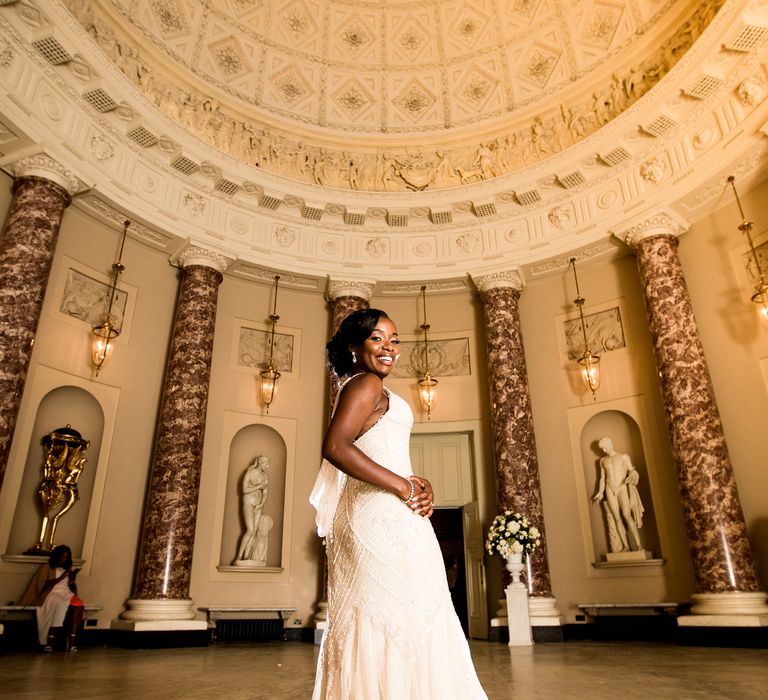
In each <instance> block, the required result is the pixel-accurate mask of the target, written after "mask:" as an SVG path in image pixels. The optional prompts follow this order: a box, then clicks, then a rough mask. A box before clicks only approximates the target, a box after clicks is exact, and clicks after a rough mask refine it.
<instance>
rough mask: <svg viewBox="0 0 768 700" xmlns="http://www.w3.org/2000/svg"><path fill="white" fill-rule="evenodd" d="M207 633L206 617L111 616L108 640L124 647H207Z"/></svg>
mask: <svg viewBox="0 0 768 700" xmlns="http://www.w3.org/2000/svg"><path fill="white" fill-rule="evenodd" d="M210 637H211V633H210V631H209V630H208V623H207V622H206V621H205V620H113V621H112V624H111V628H110V632H109V644H110V646H115V647H122V648H124V649H164V648H168V647H206V646H208V644H209V641H210Z"/></svg>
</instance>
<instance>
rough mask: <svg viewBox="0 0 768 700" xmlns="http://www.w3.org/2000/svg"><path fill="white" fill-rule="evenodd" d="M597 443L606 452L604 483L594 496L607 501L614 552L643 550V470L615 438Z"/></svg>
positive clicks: (603, 469) (595, 499) (609, 535)
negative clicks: (615, 443)
mask: <svg viewBox="0 0 768 700" xmlns="http://www.w3.org/2000/svg"><path fill="white" fill-rule="evenodd" d="M597 444H598V447H599V448H600V449H601V450H602V451H603V452H604V453H605V456H604V457H601V458H600V483H599V485H598V487H597V493H596V494H595V496H594V498H593V499H592V500H593V501H600V500H602V501H603V510H604V511H605V521H606V524H607V526H608V540H609V544H610V547H611V552H628V551H638V550H641V549H642V546H641V544H640V532H639V530H640V528H641V527H642V526H643V512H644V510H645V509H644V508H643V503H642V501H641V500H640V494H639V493H638V491H637V484H638V483H639V481H640V474H639V473H638V471H637V469H635V467H634V466H633V465H632V460H631V459H630V458H629V455H626V454H624V453H623V452H617V451H616V449H615V448H614V446H613V441H612V440H611V438H607V437H604V438H602V439H601V440H600V441H599V442H598V443H597Z"/></svg>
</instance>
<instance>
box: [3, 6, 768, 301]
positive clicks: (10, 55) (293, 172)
mask: <svg viewBox="0 0 768 700" xmlns="http://www.w3.org/2000/svg"><path fill="white" fill-rule="evenodd" d="M766 65H768V5H766V3H765V0H709V1H708V2H694V1H690V2H689V1H687V0H683V1H680V0H678V1H677V2H663V1H662V0H659V1H658V2H657V1H653V0H615V1H614V0H610V1H609V0H590V1H587V0H474V1H472V2H469V1H465V2H461V1H459V0H423V1H421V2H418V1H417V2H409V3H407V2H401V1H394V0H380V1H378V2H365V1H359V2H351V1H348V2H343V1H342V0H274V1H271V2H270V1H267V0H216V1H213V0H207V1H206V0H45V1H43V0H24V2H21V1H20V0H10V1H7V2H2V1H0V94H1V95H2V101H0V150H1V151H2V153H1V154H0V160H2V164H3V165H4V166H5V167H7V168H11V167H15V168H16V170H15V172H16V173H17V174H18V173H19V172H33V173H34V172H43V171H46V172H48V171H49V170H50V169H51V168H54V170H55V169H56V168H59V170H61V169H62V168H63V171H62V172H63V173H64V174H63V175H62V177H63V178H64V180H65V181H66V182H67V183H71V184H72V186H71V189H72V190H73V191H78V192H80V193H81V194H80V196H78V197H76V199H75V205H76V206H78V207H80V208H82V209H84V210H87V211H88V212H90V213H91V214H92V215H93V216H95V217H97V218H99V219H101V220H104V221H107V222H110V223H111V224H112V225H114V226H115V228H118V229H119V228H120V226H121V225H122V221H123V220H124V219H125V218H126V216H127V217H129V218H131V220H132V221H133V225H132V226H131V235H132V236H134V237H136V238H140V239H142V240H143V241H145V242H146V243H147V245H150V246H152V247H154V248H156V249H158V250H162V251H165V252H166V253H168V254H169V256H171V257H172V259H175V258H173V256H175V255H177V254H178V251H179V250H180V248H182V247H183V246H184V245H187V246H190V245H191V246H193V247H194V246H197V247H201V248H204V249H206V250H209V251H213V252H214V254H216V255H218V256H220V258H221V259H222V260H223V261H225V263H223V264H226V266H227V269H228V270H229V271H230V272H232V273H233V274H238V275H240V276H243V277H247V278H251V279H257V280H263V281H266V282H268V283H269V282H271V280H272V275H273V273H272V272H271V271H274V270H279V271H281V272H282V273H286V276H285V277H284V279H285V281H286V283H288V284H293V285H294V286H296V287H301V288H305V289H311V290H321V289H322V288H323V286H324V284H325V281H326V280H327V277H328V276H331V277H333V278H336V279H342V280H355V279H359V280H371V279H373V280H376V281H377V284H378V285H379V288H380V289H382V288H384V287H386V286H387V285H389V288H390V289H393V290H398V289H400V290H403V292H405V291H409V290H410V291H412V290H413V288H414V285H416V287H415V288H416V289H418V284H419V283H420V282H421V281H422V280H429V281H431V284H432V285H435V284H438V283H439V284H440V285H442V288H443V289H457V290H460V289H467V288H468V287H469V286H471V282H470V281H469V278H468V276H469V275H471V276H473V277H475V276H477V275H494V274H506V273H507V272H510V271H511V273H512V274H519V275H520V276H521V277H522V278H523V279H526V278H531V277H535V276H536V275H539V274H549V273H551V272H553V271H558V270H562V269H563V268H564V267H565V266H567V264H568V262H567V261H568V259H569V257H570V256H571V255H573V254H576V255H577V257H579V258H586V257H592V256H600V255H607V254H614V253H615V252H616V251H617V248H619V247H620V246H621V244H620V243H618V240H617V239H616V237H615V236H612V232H620V231H623V230H625V229H626V227H627V226H631V225H632V224H631V223H630V222H631V220H633V219H634V218H637V217H638V216H653V215H656V214H658V213H659V212H664V215H665V216H668V217H671V218H672V219H674V220H675V221H678V222H679V224H680V230H684V229H685V227H686V226H687V225H688V223H690V222H692V221H695V220H696V219H697V218H699V217H701V216H705V215H706V214H707V213H709V212H711V210H712V206H713V203H714V202H717V201H720V202H721V203H722V199H721V198H722V196H723V193H724V192H726V190H727V183H726V179H725V178H726V176H727V175H728V174H730V173H734V174H736V175H737V176H738V177H739V181H740V183H743V184H742V186H746V185H747V184H748V183H749V181H750V180H751V181H752V182H755V181H757V180H758V179H762V178H763V177H764V174H765V172H766V156H767V155H768V148H766V136H765V134H766V133H768V70H767V69H766ZM15 163H19V164H20V165H18V166H15V165H14V164H15ZM25 163H26V165H25ZM30 163H31V166H29V164H30ZM29 167H32V170H31V171H30V170H29V169H28V168H29ZM19 168H22V170H19ZM23 168H27V170H23ZM46 169H48V170H46ZM622 227H624V228H622ZM415 280H418V282H415Z"/></svg>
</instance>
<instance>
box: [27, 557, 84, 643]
mask: <svg viewBox="0 0 768 700" xmlns="http://www.w3.org/2000/svg"><path fill="white" fill-rule="evenodd" d="M78 571H80V569H72V550H70V548H69V547H67V545H65V544H60V545H59V546H58V547H56V548H55V549H54V550H53V552H51V556H50V558H49V559H48V563H47V564H43V565H42V566H41V567H40V568H39V569H38V570H37V572H36V573H35V575H34V576H33V577H32V580H31V581H30V582H29V585H28V586H27V590H26V591H24V595H22V596H21V598H20V599H19V603H18V604H19V605H35V606H37V635H38V639H39V641H40V644H41V645H42V646H43V651H48V652H51V651H53V639H54V635H55V629H56V628H57V627H62V626H63V625H64V618H65V617H66V616H67V612H69V613H70V616H69V617H70V624H69V636H68V637H67V651H77V645H76V633H77V628H78V627H79V626H80V623H82V621H83V601H82V600H80V598H78V597H77V584H76V583H75V578H76V577H77V573H78Z"/></svg>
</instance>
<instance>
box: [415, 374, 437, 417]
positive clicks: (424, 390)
mask: <svg viewBox="0 0 768 700" xmlns="http://www.w3.org/2000/svg"><path fill="white" fill-rule="evenodd" d="M436 386H437V380H436V379H432V377H430V376H429V372H427V373H426V374H425V375H424V378H423V379H419V398H420V399H421V407H422V408H423V409H424V410H425V411H426V412H427V418H429V417H430V414H431V412H432V403H433V401H434V400H435V393H436V392H435V387H436Z"/></svg>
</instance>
